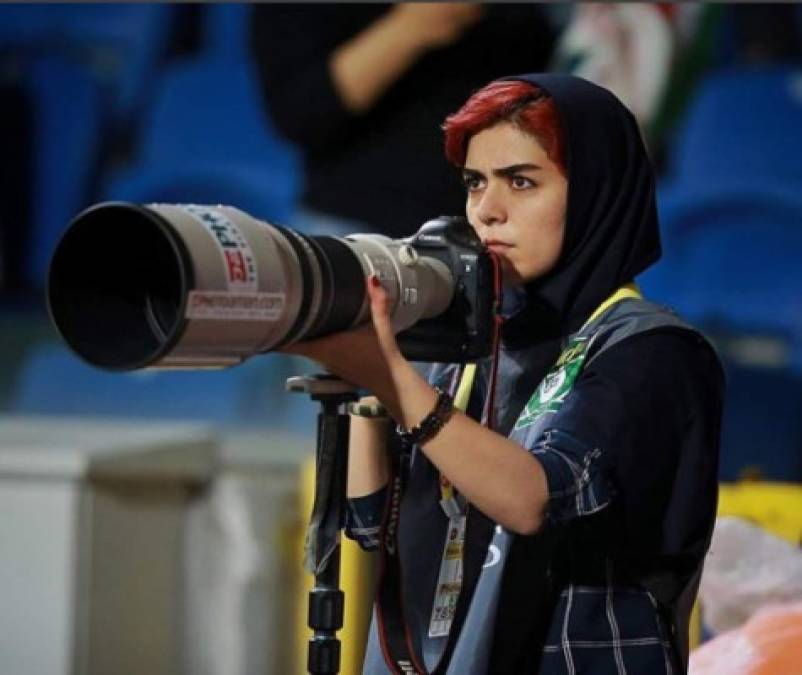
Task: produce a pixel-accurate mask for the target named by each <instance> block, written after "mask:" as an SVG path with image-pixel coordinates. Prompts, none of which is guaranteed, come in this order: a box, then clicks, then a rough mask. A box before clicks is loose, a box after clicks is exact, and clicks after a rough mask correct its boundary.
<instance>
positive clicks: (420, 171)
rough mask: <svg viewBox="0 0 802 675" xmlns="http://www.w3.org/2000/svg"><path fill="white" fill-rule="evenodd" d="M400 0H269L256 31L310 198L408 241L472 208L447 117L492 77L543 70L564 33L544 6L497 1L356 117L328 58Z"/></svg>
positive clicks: (279, 119)
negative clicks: (439, 219)
mask: <svg viewBox="0 0 802 675" xmlns="http://www.w3.org/2000/svg"><path fill="white" fill-rule="evenodd" d="M390 7H391V6H390V5H387V4H381V5H379V4H377V5H373V4H370V5H356V4H315V5H289V4H264V5H263V4H259V5H256V6H255V7H254V10H253V18H252V21H253V24H252V35H251V37H252V48H253V54H254V58H255V59H256V62H257V65H258V71H259V74H260V77H261V81H262V86H263V95H264V98H265V101H266V104H267V109H268V111H269V114H270V115H271V117H272V119H273V121H274V123H275V125H276V127H277V128H278V129H279V130H280V131H281V133H282V134H284V135H285V136H286V137H287V138H288V139H289V140H291V141H293V142H295V143H296V144H297V145H298V146H299V148H300V149H301V151H302V154H303V159H304V172H305V189H304V193H303V196H302V202H303V204H304V205H305V206H307V207H310V208H312V209H314V210H316V211H320V212H322V213H325V214H329V215H333V216H336V217H340V218H345V219H349V220H355V221H361V222H364V223H367V224H369V225H371V226H372V227H374V228H375V230H376V231H378V232H381V233H383V234H387V235H388V236H391V237H400V236H406V235H408V234H410V233H412V232H413V231H415V230H416V229H417V228H418V227H419V226H420V225H421V224H422V223H423V222H425V221H426V220H428V219H429V218H432V217H435V216H438V215H441V214H449V215H451V214H458V213H462V212H463V210H464V201H465V195H464V190H463V189H462V185H461V183H460V181H459V178H458V176H457V175H456V174H455V172H454V169H453V167H450V166H449V165H448V164H447V162H446V160H445V159H444V158H443V153H442V132H441V130H440V125H441V124H442V121H443V119H444V118H445V117H446V115H447V114H448V113H450V112H452V111H453V110H455V109H457V108H458V107H459V106H460V105H461V104H462V102H463V101H464V100H465V99H466V98H467V97H468V96H469V95H470V94H471V93H472V92H473V91H474V90H476V89H478V88H479V87H481V86H482V85H484V84H485V83H486V82H488V81H489V80H492V79H494V78H497V77H501V76H504V75H507V74H509V73H511V72H522V71H526V70H540V69H542V68H543V66H544V65H545V64H546V62H547V61H548V59H549V57H550V54H551V51H552V47H553V44H554V34H553V31H552V29H551V28H550V27H549V24H548V22H547V20H546V17H545V15H544V12H543V10H542V8H540V7H538V6H537V5H529V4H527V5H489V6H487V7H485V8H484V15H483V16H482V18H481V19H480V20H479V21H478V23H476V24H475V25H473V26H471V27H470V28H468V29H467V30H466V31H465V33H464V34H463V35H462V36H461V37H460V38H459V39H458V41H457V42H455V43H454V44H452V45H450V46H447V47H443V48H440V49H434V50H432V51H429V52H427V53H426V54H424V55H423V56H422V57H421V58H420V59H419V60H418V61H417V62H416V63H414V64H413V65H412V66H411V67H410V69H409V70H407V71H406V72H405V73H404V74H403V75H402V76H401V77H400V79H398V80H397V81H395V83H394V84H392V85H391V86H390V88H389V89H388V90H387V91H386V92H385V93H384V95H383V96H382V97H381V98H380V99H379V100H378V101H377V102H376V104H375V105H374V106H373V107H372V108H371V109H369V110H368V111H366V112H365V113H362V114H359V115H357V114H353V113H351V112H349V110H348V109H347V108H346V107H345V106H344V104H343V102H342V101H341V100H340V98H339V96H338V94H337V92H336V90H335V88H334V84H333V82H332V78H331V75H330V73H329V69H328V60H329V57H330V55H331V53H332V52H333V51H334V50H335V49H336V48H337V47H338V46H339V45H341V44H342V43H344V42H345V41H347V40H349V39H350V38H352V37H353V36H354V35H356V34H357V33H359V32H360V31H362V30H363V29H364V28H366V27H367V26H369V25H370V24H371V23H373V22H374V21H375V20H376V19H378V18H379V17H381V16H382V15H384V14H385V13H386V12H388V10H389V9H390Z"/></svg>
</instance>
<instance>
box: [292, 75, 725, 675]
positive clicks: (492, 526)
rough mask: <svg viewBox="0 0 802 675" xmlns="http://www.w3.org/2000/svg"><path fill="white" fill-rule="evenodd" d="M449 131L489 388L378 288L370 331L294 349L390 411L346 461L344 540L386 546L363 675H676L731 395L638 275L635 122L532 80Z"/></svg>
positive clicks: (485, 103) (650, 239) (368, 414)
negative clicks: (400, 318) (421, 358)
mask: <svg viewBox="0 0 802 675" xmlns="http://www.w3.org/2000/svg"><path fill="white" fill-rule="evenodd" d="M445 130H446V153H447V156H448V158H449V160H450V161H451V162H452V163H454V164H455V165H457V166H458V167H460V169H461V170H462V176H463V181H464V185H465V190H466V193H467V195H466V205H465V211H466V215H467V219H468V221H469V222H470V224H471V226H472V227H473V228H474V230H475V232H476V234H477V236H478V237H479V238H480V239H481V241H482V242H483V243H484V244H485V245H486V246H487V247H488V248H489V249H490V250H491V251H493V252H494V253H495V254H496V255H497V256H498V257H499V259H500V262H501V269H502V272H503V277H504V291H503V302H502V313H503V315H504V317H505V320H504V323H503V327H502V331H501V349H500V353H499V354H498V356H497V368H498V376H497V378H496V379H497V381H496V379H494V376H493V372H494V371H493V361H494V358H493V357H488V358H485V359H482V360H481V361H480V362H479V363H478V364H477V372H476V383H475V385H476V386H472V385H473V384H474V383H473V382H472V380H471V377H472V375H471V374H470V373H471V369H470V368H468V367H462V366H461V365H460V364H436V365H435V366H434V368H433V369H432V370H431V372H430V374H429V376H428V380H427V379H424V378H423V377H421V375H420V374H419V373H418V372H417V371H416V370H415V368H413V367H412V365H411V364H410V363H409V362H408V361H406V360H405V358H404V357H403V355H402V354H401V352H400V350H399V348H398V345H397V343H396V340H395V336H394V334H393V330H392V326H391V323H390V315H389V306H388V304H389V301H388V296H387V295H386V294H385V293H384V290H383V288H382V286H381V282H380V280H379V279H378V278H377V277H375V276H373V277H371V278H370V279H369V280H368V284H367V286H368V293H369V296H370V301H371V311H372V316H373V323H372V326H366V327H362V328H360V329H358V330H356V331H350V332H345V333H340V334H336V335H333V336H329V337H325V338H321V339H317V340H312V341H308V342H306V343H300V344H297V345H294V346H292V347H291V348H289V349H288V351H291V352H292V353H298V354H303V355H305V356H307V357H309V358H312V359H314V360H316V361H318V362H319V363H321V364H322V365H323V366H324V367H325V368H326V369H327V370H329V371H331V372H334V373H336V374H338V375H339V376H341V377H343V378H344V379H346V380H348V381H350V382H353V383H356V384H358V385H360V386H362V387H365V388H366V389H368V390H369V391H371V392H372V393H373V394H375V396H376V398H377V399H378V401H379V402H380V404H381V407H380V406H375V405H367V404H368V403H374V402H368V401H365V402H364V403H365V404H366V405H365V407H366V408H368V410H367V411H365V410H362V409H361V407H357V408H355V409H354V410H353V411H352V426H351V445H350V453H351V454H350V457H349V482H348V494H349V497H350V499H349V522H348V527H347V531H348V532H349V534H350V535H351V536H353V537H354V538H356V539H357V540H358V541H359V542H360V543H361V544H362V545H363V547H364V548H367V549H377V548H378V549H380V550H381V555H382V570H383V572H382V576H381V579H380V583H379V586H378V591H377V604H376V612H375V615H374V621H373V623H372V627H371V637H370V640H369V644H368V648H367V652H366V656H365V666H364V672H365V673H367V674H369V675H384V674H385V673H389V672H415V673H430V672H437V673H444V672H445V673H448V674H449V675H456V674H459V675H486V674H490V673H492V674H493V675H502V674H510V675H513V674H514V675H518V674H519V673H535V672H540V673H544V674H547V675H556V674H558V673H568V672H585V673H594V675H605V674H607V673H610V674H613V673H615V674H620V673H625V672H629V673H650V674H653V673H678V672H685V671H686V669H687V662H688V622H689V617H690V612H691V607H692V605H693V601H694V598H695V596H696V592H697V589H698V584H699V578H700V575H701V570H702V565H703V561H704V556H705V553H706V551H707V550H708V547H709V544H710V537H711V533H712V528H713V522H714V518H715V512H716V498H717V481H716V478H717V475H716V472H717V465H718V446H719V435H720V424H721V409H722V399H723V388H724V382H723V374H722V370H721V365H720V363H719V361H718V358H717V356H716V353H715V352H714V350H713V349H712V347H711V345H710V344H709V343H708V342H707V341H706V340H705V339H704V337H703V336H702V335H701V334H700V333H699V332H698V331H697V330H695V329H694V328H692V327H690V326H689V325H688V324H687V323H685V322H684V321H683V320H681V319H680V318H679V317H678V316H676V315H675V314H674V313H672V312H670V311H668V310H666V309H665V308H663V307H661V306H659V305H656V304H653V303H650V302H648V301H647V300H644V299H643V297H642V296H641V294H640V292H639V290H638V288H637V286H636V285H635V284H634V283H633V280H634V279H635V277H636V276H638V275H639V274H640V273H641V272H643V271H644V270H645V269H647V268H648V267H650V266H651V265H652V264H653V263H655V262H656V261H657V260H658V258H659V257H660V238H659V233H658V223H657V214H656V209H655V201H654V193H655V179H654V173H653V169H652V166H651V163H650V161H649V158H648V156H647V153H646V149H645V147H644V145H643V141H642V138H641V133H640V130H639V128H638V124H637V122H636V120H635V118H634V116H633V115H632V114H631V113H630V111H629V110H627V109H626V108H625V107H624V106H623V105H622V104H621V103H620V101H619V100H618V99H616V98H615V97H614V96H613V95H612V94H611V93H610V92H609V91H607V90H606V89H603V88H601V87H598V86H596V85H593V84H591V83H589V82H587V81H586V80H583V79H581V78H577V77H572V76H568V75H548V74H546V75H541V74H535V75H525V76H518V77H512V78H504V79H503V80H500V81H494V82H491V83H490V84H489V85H487V86H486V87H484V88H482V89H481V90H479V91H478V92H476V93H475V94H474V95H473V96H471V98H470V99H469V100H468V101H467V102H466V103H465V104H464V106H463V107H462V108H460V109H459V111H458V112H457V113H456V114H454V115H452V116H450V117H449V118H448V119H447V120H446V124H445ZM466 387H467V389H468V390H469V391H470V392H471V393H470V396H469V397H468V398H467V400H466V401H463V403H464V405H460V406H457V407H458V408H459V410H457V409H455V407H454V405H453V399H454V398H457V399H459V398H460V393H459V392H461V391H465V389H466ZM382 407H383V408H384V411H385V412H382V409H381V408H382ZM463 409H464V412H463ZM391 420H392V421H393V422H394V423H396V424H397V425H398V426H397V428H395V433H393V432H392V429H393V428H394V427H395V425H394V424H392V425H391V424H390V422H391ZM385 438H389V439H390V443H389V452H387V450H388V448H387V446H386V444H385V442H384V440H385ZM388 664H392V666H390V665H388Z"/></svg>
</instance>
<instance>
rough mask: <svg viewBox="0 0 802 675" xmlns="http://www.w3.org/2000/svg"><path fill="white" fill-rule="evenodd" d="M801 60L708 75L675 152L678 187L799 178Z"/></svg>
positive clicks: (758, 184)
mask: <svg viewBox="0 0 802 675" xmlns="http://www.w3.org/2000/svg"><path fill="white" fill-rule="evenodd" d="M801 129H802V66H790V65H789V66H770V67H769V66H765V67H751V68H745V67H742V68H732V69H727V70H721V71H716V72H714V73H712V74H710V75H708V76H707V77H706V78H705V79H704V80H703V81H702V82H701V83H700V85H699V88H698V90H697V93H696V95H695V97H694V100H693V101H692V102H691V104H690V105H689V108H688V110H687V112H686V113H685V118H684V121H683V124H682V125H681V128H680V130H679V132H678V136H677V139H676V143H675V145H674V147H673V149H672V152H671V158H670V163H669V167H668V182H669V184H671V186H672V189H677V190H678V189H680V186H682V188H683V189H694V188H697V189H702V188H706V187H707V186H708V184H709V183H711V182H712V183H713V184H714V185H716V186H720V185H725V184H726V185H730V186H743V187H744V188H745V189H747V190H749V191H751V192H754V191H759V190H761V189H762V188H763V187H764V186H771V185H775V186H776V185H777V184H776V181H778V180H779V181H781V183H782V185H783V186H786V185H787V186H791V185H794V184H795V185H799V183H800V181H802V161H800V160H799V158H800V157H802V133H800V130H801Z"/></svg>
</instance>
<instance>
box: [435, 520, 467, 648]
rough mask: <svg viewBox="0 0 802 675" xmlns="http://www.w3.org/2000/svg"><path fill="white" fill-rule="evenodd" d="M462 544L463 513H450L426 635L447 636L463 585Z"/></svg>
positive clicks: (463, 533)
mask: <svg viewBox="0 0 802 675" xmlns="http://www.w3.org/2000/svg"><path fill="white" fill-rule="evenodd" d="M464 544H465V514H464V513H461V512H460V513H455V514H451V515H450V516H449V519H448V529H447V530H446V542H445V546H444V547H443V559H442V561H441V562H440V574H439V576H438V577H437V589H436V590H435V594H434V606H433V607H432V618H431V621H430V622H429V637H430V638H436V637H446V636H447V635H448V631H449V630H450V629H451V622H452V621H453V620H454V612H455V610H456V608H457V599H458V598H459V591H460V588H461V587H462V551H463V548H464Z"/></svg>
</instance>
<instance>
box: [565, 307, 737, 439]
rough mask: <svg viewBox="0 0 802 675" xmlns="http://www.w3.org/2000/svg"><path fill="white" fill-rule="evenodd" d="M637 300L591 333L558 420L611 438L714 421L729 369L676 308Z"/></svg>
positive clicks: (716, 417) (717, 413)
mask: <svg viewBox="0 0 802 675" xmlns="http://www.w3.org/2000/svg"><path fill="white" fill-rule="evenodd" d="M638 302H639V303H640V304H638V305H637V306H630V307H629V308H621V310H627V311H619V312H618V313H617V314H616V315H614V316H610V317H608V319H609V321H606V322H605V324H604V325H603V326H600V329H599V331H598V332H596V333H594V334H593V336H592V338H591V339H592V340H593V344H592V345H591V347H590V350H589V352H588V355H587V357H586V359H585V363H584V366H583V368H582V372H581V374H580V376H579V377H578V379H577V382H576V385H575V386H574V389H573V391H572V393H571V395H570V396H569V397H568V399H567V400H566V402H565V403H566V404H565V405H564V406H563V408H562V409H561V411H560V413H559V417H560V420H559V421H560V423H562V424H565V425H567V426H568V427H574V426H576V427H578V428H577V430H579V427H581V428H583V429H584V428H588V429H593V430H595V432H596V433H597V434H600V435H604V436H608V437H610V438H612V437H613V436H616V435H619V434H624V435H642V434H643V433H646V434H647V435H653V434H655V433H658V431H659V432H660V433H664V434H665V433H668V432H670V435H673V434H676V433H679V430H681V429H683V428H685V426H686V425H687V424H689V423H691V424H693V423H696V422H697V421H699V420H704V421H705V423H708V422H709V423H711V424H715V423H717V422H716V420H718V419H719V417H720V413H721V408H722V405H723V398H724V375H723V371H722V368H721V364H720V362H719V360H718V357H717V355H716V353H715V350H714V349H713V347H712V346H711V344H710V343H709V342H708V341H707V339H706V338H705V337H704V336H703V335H702V334H701V333H700V332H699V331H697V330H695V329H693V328H692V327H691V326H689V325H688V324H686V323H685V322H683V321H682V320H681V319H679V318H678V317H676V315H673V314H671V313H670V312H667V310H664V309H663V308H659V307H657V306H654V305H651V303H642V301H638ZM621 304H622V305H623V303H621ZM633 310H637V311H633Z"/></svg>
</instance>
